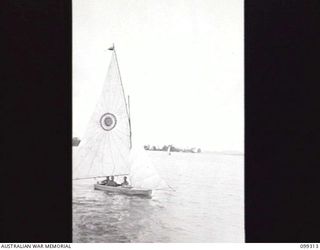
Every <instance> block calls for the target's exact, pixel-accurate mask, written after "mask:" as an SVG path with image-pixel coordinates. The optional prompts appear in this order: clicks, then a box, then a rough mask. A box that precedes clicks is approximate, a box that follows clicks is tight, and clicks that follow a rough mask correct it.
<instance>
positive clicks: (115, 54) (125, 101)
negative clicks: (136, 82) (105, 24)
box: [113, 47, 129, 117]
mask: <svg viewBox="0 0 320 250" xmlns="http://www.w3.org/2000/svg"><path fill="white" fill-rule="evenodd" d="M113 52H114V56H115V59H116V65H117V69H118V72H119V78H120V84H121V89H122V97H123V100H124V103H125V110H126V113H127V116H128V117H129V112H128V106H127V100H126V97H125V93H124V88H123V84H122V79H121V73H120V68H119V63H118V58H117V53H116V48H115V47H114V48H113Z"/></svg>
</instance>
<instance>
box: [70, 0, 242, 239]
mask: <svg viewBox="0 0 320 250" xmlns="http://www.w3.org/2000/svg"><path fill="white" fill-rule="evenodd" d="M243 5H244V3H243V1H239V0H232V1H223V0H200V1H198V0H197V1H196V0H178V1H169V0H163V1H156V0H147V1H144V0H142V1H130V0H103V1H102V0H76V1H73V7H72V14H73V20H72V30H73V43H72V45H73V51H72V53H73V58H72V63H73V78H72V89H73V93H72V97H73V100H72V102H73V103H72V106H73V108H72V112H73V135H72V136H73V140H72V144H73V147H72V152H73V171H72V176H73V177H72V179H73V191H72V194H73V200H72V212H73V242H78V243H85V242H90V243H98V242H104V243H117V242H132V243H138V242H142V243H145V242H155V243H178V242H185V243H188V242H190V243H191V242H198V243H202V242H203V243H204V242H208V243H214V242H217V243H218V242H230V243H240V242H244V237H245V236H244V48H243V47H244V20H243V15H244V14H243V13H244V7H243Z"/></svg>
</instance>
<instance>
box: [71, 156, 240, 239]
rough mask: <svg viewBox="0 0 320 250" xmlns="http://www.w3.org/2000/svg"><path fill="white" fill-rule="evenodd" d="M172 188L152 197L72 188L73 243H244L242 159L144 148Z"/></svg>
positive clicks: (79, 185) (86, 184)
mask: <svg viewBox="0 0 320 250" xmlns="http://www.w3.org/2000/svg"><path fill="white" fill-rule="evenodd" d="M148 154H149V156H150V157H151V158H152V160H153V161H154V163H155V167H156V168H157V170H158V172H159V174H160V175H161V176H162V177H163V178H166V179H167V182H168V183H169V184H170V186H172V187H173V188H174V189H175V191H154V192H153V196H152V198H151V199H147V198H140V197H133V196H125V195H116V194H107V193H105V192H103V191H98V190H93V185H92V184H93V181H87V180H86V181H81V182H80V181H75V182H74V186H73V240H74V242H244V157H243V156H242V155H223V154H214V153H201V154H190V153H172V154H171V155H170V156H169V155H168V154H167V153H164V152H148Z"/></svg>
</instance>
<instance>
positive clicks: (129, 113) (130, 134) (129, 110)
mask: <svg viewBox="0 0 320 250" xmlns="http://www.w3.org/2000/svg"><path fill="white" fill-rule="evenodd" d="M128 111H129V129H130V149H131V148H132V131H131V112H130V96H129V95H128Z"/></svg>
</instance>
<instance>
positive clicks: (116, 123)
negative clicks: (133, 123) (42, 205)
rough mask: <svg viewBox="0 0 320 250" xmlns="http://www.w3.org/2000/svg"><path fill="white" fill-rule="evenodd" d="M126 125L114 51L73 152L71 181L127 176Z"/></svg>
mask: <svg viewBox="0 0 320 250" xmlns="http://www.w3.org/2000/svg"><path fill="white" fill-rule="evenodd" d="M130 147H131V141H130V124H129V117H128V110H127V105H126V99H125V95H124V91H123V87H122V83H121V76H120V72H119V67H118V62H117V57H116V53H115V50H113V51H112V57H111V62H110V66H109V69H108V74H107V78H106V80H105V83H104V87H103V90H102V93H101V96H100V99H99V101H98V103H97V105H96V108H95V110H94V113H93V115H92V117H91V119H90V121H89V124H88V127H87V130H86V133H85V135H84V137H83V138H82V140H81V143H80V146H79V147H78V148H77V149H76V152H75V155H74V162H73V179H81V178H92V177H99V176H108V175H125V174H129V167H128V156H129V151H130Z"/></svg>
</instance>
